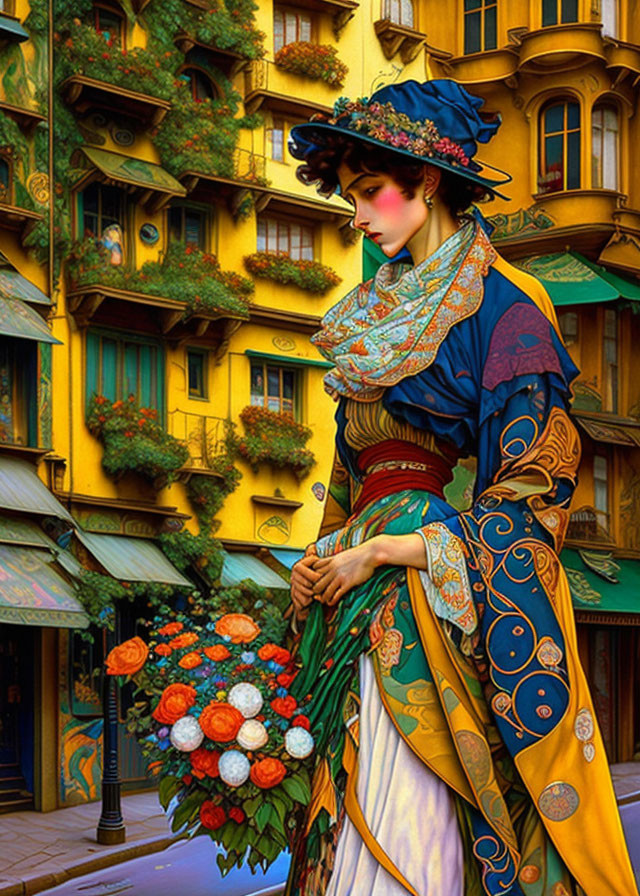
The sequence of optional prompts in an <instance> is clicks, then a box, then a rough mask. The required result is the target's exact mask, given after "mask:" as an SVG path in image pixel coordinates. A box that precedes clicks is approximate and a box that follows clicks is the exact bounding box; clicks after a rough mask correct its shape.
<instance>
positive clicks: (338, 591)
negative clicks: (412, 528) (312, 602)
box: [313, 536, 384, 607]
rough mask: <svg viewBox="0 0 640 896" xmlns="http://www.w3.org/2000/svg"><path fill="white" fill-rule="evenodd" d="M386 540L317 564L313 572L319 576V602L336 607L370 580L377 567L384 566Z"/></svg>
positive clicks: (375, 540) (316, 592) (316, 589)
mask: <svg viewBox="0 0 640 896" xmlns="http://www.w3.org/2000/svg"><path fill="white" fill-rule="evenodd" d="M382 539H383V536H376V537H375V538H372V539H370V540H369V541H365V542H363V544H360V545H358V546H357V547H355V548H347V549H346V550H344V551H340V553H338V554H334V555H333V556H332V557H325V558H323V559H322V560H315V562H314V564H313V569H314V570H315V571H316V572H317V573H319V578H318V579H317V580H316V582H315V584H314V586H313V592H314V596H315V598H316V600H319V601H320V602H321V603H324V604H328V605H329V606H331V607H332V606H334V604H336V603H337V602H338V601H339V600H340V598H341V597H343V596H344V595H345V594H346V593H347V591H349V589H350V588H354V587H355V586H356V585H362V583H363V582H366V581H367V580H368V579H370V578H371V576H372V575H373V573H374V571H375V569H376V567H377V566H380V565H381V563H382V562H384V560H383V556H382V551H381V547H382Z"/></svg>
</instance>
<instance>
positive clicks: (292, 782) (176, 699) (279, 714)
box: [107, 613, 314, 874]
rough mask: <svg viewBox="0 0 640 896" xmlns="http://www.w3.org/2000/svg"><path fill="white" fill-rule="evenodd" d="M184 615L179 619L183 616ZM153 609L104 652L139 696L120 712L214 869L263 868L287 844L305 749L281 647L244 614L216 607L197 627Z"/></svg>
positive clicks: (304, 777)
mask: <svg viewBox="0 0 640 896" xmlns="http://www.w3.org/2000/svg"><path fill="white" fill-rule="evenodd" d="M183 618H184V617H183ZM163 621H164V620H162V619H160V618H158V617H156V620H154V623H153V626H154V627H153V628H152V629H151V631H150V640H149V643H146V642H145V641H144V640H143V639H142V638H140V637H135V638H132V639H130V640H129V641H125V642H124V643H123V644H120V645H119V646H117V647H115V648H114V649H113V650H112V651H111V652H110V654H109V655H108V657H107V673H108V674H110V675H118V676H125V680H126V679H128V678H129V677H130V678H133V679H134V681H135V683H136V685H137V686H138V692H137V693H140V692H144V693H145V694H146V695H147V699H144V700H142V701H140V702H137V703H136V704H135V705H134V706H133V707H132V709H131V710H130V711H129V717H128V728H129V730H130V731H132V732H133V733H135V734H136V735H137V737H138V739H139V741H140V743H141V745H142V749H143V753H144V754H145V755H146V757H147V759H148V763H149V769H150V771H153V772H154V773H155V774H157V775H158V776H159V777H160V785H159V795H160V802H161V803H162V806H163V808H164V809H165V811H166V812H167V814H168V816H169V817H170V818H171V827H172V830H173V831H175V832H176V833H180V834H186V835H188V836H191V835H194V834H196V833H205V834H208V835H209V836H210V837H211V838H212V839H213V840H214V841H215V842H216V843H218V844H220V845H221V846H222V847H223V848H224V850H225V854H219V855H218V859H217V861H218V864H219V866H220V869H221V871H222V873H223V874H224V873H226V872H227V871H229V870H230V869H231V868H232V867H233V866H234V865H238V866H241V865H242V864H243V862H244V861H248V863H249V865H250V867H251V868H252V869H255V868H256V867H257V866H258V865H260V866H261V867H262V868H264V869H265V870H266V868H268V866H269V865H270V864H271V863H272V862H273V861H274V860H275V859H276V858H277V856H278V855H279V853H280V852H281V851H282V850H283V849H285V848H286V847H288V846H291V844H292V840H293V834H294V832H295V829H296V827H298V826H299V824H300V821H301V816H302V814H303V811H304V806H306V805H307V804H308V803H309V800H310V799H311V793H310V782H309V774H308V772H307V769H306V767H305V762H304V760H305V759H307V757H309V756H310V755H311V754H312V752H313V749H314V741H313V737H312V735H311V734H310V732H309V722H308V720H307V717H306V715H305V712H304V708H303V707H301V706H299V705H298V704H297V702H296V700H295V699H294V697H292V696H291V695H290V694H289V691H288V689H289V687H290V685H291V682H292V681H293V678H294V675H295V671H294V668H293V664H292V659H291V654H290V653H289V651H288V650H287V649H286V648H284V647H281V646H278V645H277V644H274V643H271V642H269V641H268V639H267V638H266V637H265V636H264V634H263V633H262V632H261V629H260V626H259V625H258V624H257V623H256V622H255V621H254V620H253V618H252V617H251V616H249V615H246V614H244V613H226V614H224V615H222V616H220V617H218V618H217V619H214V620H212V621H211V622H207V623H206V624H204V625H201V626H200V625H197V624H195V623H194V622H193V621H192V620H186V619H185V621H179V620H173V621H170V622H165V624H159V623H162V622H163Z"/></svg>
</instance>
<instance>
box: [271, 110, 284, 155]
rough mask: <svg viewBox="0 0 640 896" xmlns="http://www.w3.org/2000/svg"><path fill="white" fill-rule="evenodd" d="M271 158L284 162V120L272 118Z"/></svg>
mask: <svg viewBox="0 0 640 896" xmlns="http://www.w3.org/2000/svg"><path fill="white" fill-rule="evenodd" d="M271 158H272V159H274V161H276V162H284V121H283V119H282V118H274V119H273V126H272V128H271Z"/></svg>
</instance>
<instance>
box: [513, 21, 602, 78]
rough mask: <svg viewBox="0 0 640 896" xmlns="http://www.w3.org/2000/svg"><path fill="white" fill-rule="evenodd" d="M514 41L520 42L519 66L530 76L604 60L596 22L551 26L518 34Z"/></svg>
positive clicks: (566, 69)
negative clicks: (595, 60)
mask: <svg viewBox="0 0 640 896" xmlns="http://www.w3.org/2000/svg"><path fill="white" fill-rule="evenodd" d="M515 42H516V44H519V45H520V62H519V68H520V69H521V70H522V71H523V72H527V73H528V74H532V75H538V74H542V75H548V74H550V73H556V72H561V71H573V70H575V69H577V68H580V67H581V66H583V65H586V64H587V63H589V62H591V61H593V60H594V59H601V60H602V61H605V59H606V56H605V50H604V44H603V40H602V34H601V25H600V23H599V22H589V23H579V22H572V23H571V24H568V25H553V26H550V27H547V28H541V29H539V30H537V31H528V32H526V33H524V34H521V35H517V36H516V37H515Z"/></svg>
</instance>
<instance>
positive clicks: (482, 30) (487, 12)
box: [464, 0, 498, 53]
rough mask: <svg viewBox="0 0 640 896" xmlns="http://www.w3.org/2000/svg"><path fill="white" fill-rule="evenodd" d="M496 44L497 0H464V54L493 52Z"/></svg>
mask: <svg viewBox="0 0 640 896" xmlns="http://www.w3.org/2000/svg"><path fill="white" fill-rule="evenodd" d="M497 42H498V2H497V0H464V52H465V53H479V52H480V51H481V50H495V48H496V47H497V45H498V43H497Z"/></svg>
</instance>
